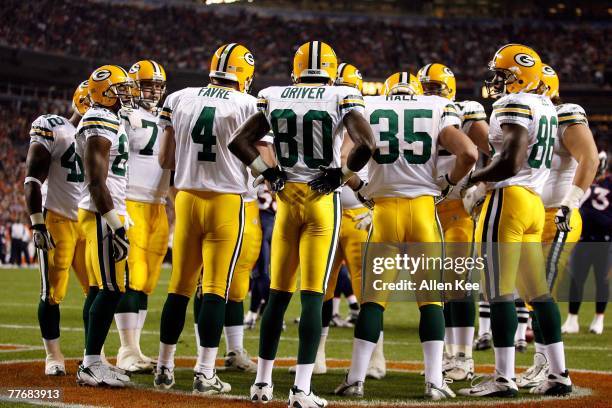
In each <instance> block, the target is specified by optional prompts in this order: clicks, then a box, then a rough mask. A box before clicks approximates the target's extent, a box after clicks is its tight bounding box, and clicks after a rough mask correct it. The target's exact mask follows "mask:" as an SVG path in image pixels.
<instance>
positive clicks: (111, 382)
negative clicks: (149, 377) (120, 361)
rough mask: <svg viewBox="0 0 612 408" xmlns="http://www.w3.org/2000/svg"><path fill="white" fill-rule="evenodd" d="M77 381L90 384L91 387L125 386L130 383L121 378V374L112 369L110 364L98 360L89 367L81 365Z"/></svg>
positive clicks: (81, 383)
mask: <svg viewBox="0 0 612 408" xmlns="http://www.w3.org/2000/svg"><path fill="white" fill-rule="evenodd" d="M77 383H78V384H79V385H89V386H91V387H105V386H106V387H116V388H123V387H125V386H126V385H128V384H129V377H128V380H127V381H124V378H120V377H119V375H118V374H117V373H116V372H114V371H113V370H111V369H110V367H109V366H107V365H106V364H104V363H102V362H101V361H98V362H96V363H93V364H92V365H90V366H89V367H85V366H84V365H82V364H81V365H80V366H79V370H78V371H77Z"/></svg>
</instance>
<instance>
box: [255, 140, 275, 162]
mask: <svg viewBox="0 0 612 408" xmlns="http://www.w3.org/2000/svg"><path fill="white" fill-rule="evenodd" d="M255 146H256V147H257V151H258V152H259V154H260V155H261V157H262V159H263V160H264V161H265V162H266V164H267V165H268V166H270V167H274V166H276V154H275V153H274V145H272V144H270V143H265V142H262V141H259V142H257V143H255Z"/></svg>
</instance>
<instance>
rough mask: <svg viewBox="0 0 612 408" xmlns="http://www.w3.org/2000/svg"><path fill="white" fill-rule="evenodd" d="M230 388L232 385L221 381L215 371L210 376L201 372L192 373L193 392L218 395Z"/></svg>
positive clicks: (228, 390)
mask: <svg viewBox="0 0 612 408" xmlns="http://www.w3.org/2000/svg"><path fill="white" fill-rule="evenodd" d="M231 390H232V386H231V385H229V383H226V382H223V381H221V379H219V376H218V375H217V373H216V372H215V373H213V375H212V377H210V378H206V376H205V375H204V374H203V373H198V372H195V373H193V394H196V395H218V394H225V393H228V392H230V391H231Z"/></svg>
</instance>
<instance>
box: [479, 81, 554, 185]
mask: <svg viewBox="0 0 612 408" xmlns="http://www.w3.org/2000/svg"><path fill="white" fill-rule="evenodd" d="M504 124H515V125H520V126H522V127H524V128H525V129H527V137H528V144H529V146H528V148H527V153H526V156H525V159H524V160H523V161H522V165H521V168H520V170H519V172H518V173H517V174H516V175H515V176H512V177H510V178H507V179H506V180H503V181H499V182H497V183H494V185H493V188H502V187H507V186H522V187H525V188H528V189H529V190H531V191H533V192H535V193H537V194H539V195H542V190H543V189H544V184H545V183H546V179H547V178H548V175H549V172H550V170H549V169H550V164H551V159H552V153H553V147H554V142H555V138H556V136H557V125H558V120H557V111H556V109H555V106H554V105H553V104H552V102H551V101H550V99H548V98H547V97H545V96H542V95H536V94H530V93H517V94H510V95H506V96H504V97H503V98H501V99H499V100H498V101H497V102H495V103H494V104H493V113H492V114H491V120H490V127H489V142H490V143H491V146H492V147H493V152H494V155H493V157H495V156H496V155H498V154H499V153H500V152H501V150H502V145H503V142H504V134H503V131H502V128H501V126H502V125H504Z"/></svg>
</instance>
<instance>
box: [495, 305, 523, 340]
mask: <svg viewBox="0 0 612 408" xmlns="http://www.w3.org/2000/svg"><path fill="white" fill-rule="evenodd" d="M517 327H518V317H517V315H516V306H514V302H505V301H499V302H495V301H494V302H491V332H492V334H493V345H494V346H495V347H514V334H515V333H516V328H517Z"/></svg>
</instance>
